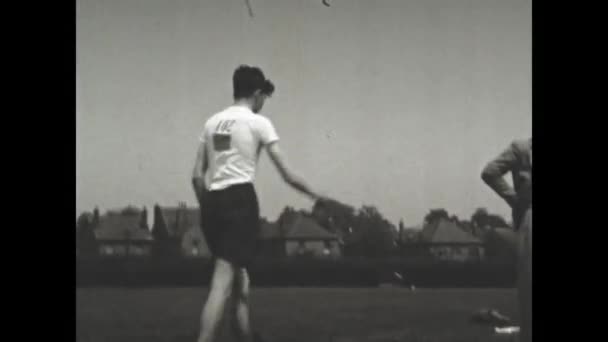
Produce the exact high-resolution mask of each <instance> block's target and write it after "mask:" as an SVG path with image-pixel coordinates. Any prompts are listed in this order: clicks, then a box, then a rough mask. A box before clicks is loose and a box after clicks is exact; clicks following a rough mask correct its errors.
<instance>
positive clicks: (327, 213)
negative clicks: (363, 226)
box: [312, 200, 355, 237]
mask: <svg viewBox="0 0 608 342" xmlns="http://www.w3.org/2000/svg"><path fill="white" fill-rule="evenodd" d="M312 216H313V218H314V219H315V220H316V221H317V222H318V223H319V225H321V226H322V227H323V228H325V229H327V230H328V231H330V232H332V233H334V234H337V235H338V236H341V237H343V236H346V235H348V234H350V230H351V229H352V227H353V225H354V222H355V208H353V207H352V206H349V205H347V204H344V203H340V202H338V201H335V200H328V201H323V202H316V203H315V205H314V206H313V208H312Z"/></svg>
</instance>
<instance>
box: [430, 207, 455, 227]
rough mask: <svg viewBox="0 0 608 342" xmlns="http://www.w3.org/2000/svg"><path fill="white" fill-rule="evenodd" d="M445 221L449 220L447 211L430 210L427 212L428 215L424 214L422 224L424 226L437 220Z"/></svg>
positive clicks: (440, 209) (441, 209)
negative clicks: (423, 223)
mask: <svg viewBox="0 0 608 342" xmlns="http://www.w3.org/2000/svg"><path fill="white" fill-rule="evenodd" d="M442 218H443V219H446V220H449V219H450V214H448V211H447V210H445V209H443V208H439V209H431V210H430V211H429V213H428V214H426V216H425V217H424V222H425V223H426V224H431V223H433V222H435V221H437V220H439V219H442Z"/></svg>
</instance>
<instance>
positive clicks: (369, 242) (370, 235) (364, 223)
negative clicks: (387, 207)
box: [345, 205, 395, 257]
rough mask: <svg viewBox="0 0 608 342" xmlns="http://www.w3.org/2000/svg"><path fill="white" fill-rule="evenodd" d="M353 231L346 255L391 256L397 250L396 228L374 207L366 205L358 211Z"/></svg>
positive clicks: (346, 248)
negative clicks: (395, 243)
mask: <svg viewBox="0 0 608 342" xmlns="http://www.w3.org/2000/svg"><path fill="white" fill-rule="evenodd" d="M352 231H353V232H352V233H351V234H350V237H349V239H348V240H347V241H346V245H345V254H350V255H356V256H366V257H378V256H386V255H389V254H391V253H392V252H393V250H394V248H395V245H394V242H395V241H394V234H393V232H394V231H395V227H394V225H393V224H391V223H390V222H389V221H388V220H386V219H385V218H384V217H383V215H382V214H381V213H380V212H379V211H378V209H376V207H374V206H370V205H364V206H362V207H361V209H359V210H358V212H357V215H356V216H355V220H354V222H353V227H352Z"/></svg>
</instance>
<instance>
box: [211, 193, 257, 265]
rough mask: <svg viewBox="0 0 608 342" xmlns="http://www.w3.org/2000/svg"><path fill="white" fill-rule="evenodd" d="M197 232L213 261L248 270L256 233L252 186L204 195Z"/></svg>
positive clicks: (253, 254)
mask: <svg viewBox="0 0 608 342" xmlns="http://www.w3.org/2000/svg"><path fill="white" fill-rule="evenodd" d="M201 228H202V231H203V234H204V236H205V239H206V240H207V245H208V246H209V250H210V251H211V253H212V255H213V256H214V257H215V258H221V259H224V260H226V261H229V262H231V263H233V264H235V265H236V266H238V267H248V266H249V264H250V263H251V261H252V260H253V258H254V256H255V253H256V250H257V242H258V234H259V232H260V209H259V205H258V199H257V195H256V192H255V189H254V187H253V184H251V183H245V184H237V185H232V186H230V187H228V188H226V189H224V190H218V191H210V192H208V193H207V196H206V197H205V199H204V201H203V204H202V206H201Z"/></svg>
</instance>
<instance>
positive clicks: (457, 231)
mask: <svg viewBox="0 0 608 342" xmlns="http://www.w3.org/2000/svg"><path fill="white" fill-rule="evenodd" d="M422 241H424V242H430V243H458V244H481V243H482V242H481V240H479V239H478V238H477V237H475V236H474V235H473V234H470V233H468V232H466V231H464V230H462V229H461V228H460V227H458V225H457V224H456V223H454V222H452V221H449V220H446V219H439V220H437V221H435V222H433V223H431V224H428V225H426V226H425V227H424V228H423V229H422Z"/></svg>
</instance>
